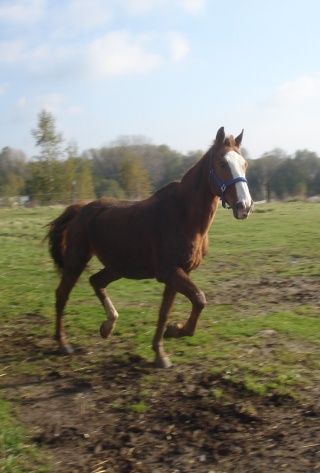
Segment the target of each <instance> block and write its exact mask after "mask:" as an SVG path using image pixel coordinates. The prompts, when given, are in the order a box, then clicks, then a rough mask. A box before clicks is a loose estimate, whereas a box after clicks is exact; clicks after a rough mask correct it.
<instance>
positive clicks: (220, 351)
mask: <svg viewBox="0 0 320 473" xmlns="http://www.w3.org/2000/svg"><path fill="white" fill-rule="evenodd" d="M60 212H61V209H58V208H38V209H12V210H6V209H3V210H0V242H1V244H0V260H1V273H0V287H1V298H0V314H1V321H2V323H1V333H0V342H1V346H5V347H9V348H7V350H10V351H6V352H4V351H2V353H1V356H0V358H1V367H0V368H1V371H0V425H1V431H0V457H1V459H0V472H10V473H14V472H16V473H19V472H31V471H35V472H37V473H40V472H46V471H50V469H49V462H48V461H47V458H46V456H45V454H44V453H42V451H41V449H39V448H38V447H37V446H36V445H35V444H33V443H32V442H31V441H30V436H29V429H28V426H25V425H22V424H23V422H22V421H21V417H20V415H19V412H20V410H19V409H20V408H19V406H20V396H21V392H20V391H19V390H17V391H16V395H15V394H14V393H13V391H12V386H13V384H14V383H15V382H16V381H17V380H18V379H19V377H20V376H26V375H30V376H33V375H35V373H40V374H41V373H43V372H45V371H46V370H50V369H52V367H54V366H56V365H59V366H60V368H61V364H60V363H61V362H60V361H59V360H58V359H57V358H56V357H55V356H48V350H49V351H50V350H52V352H53V351H54V349H55V342H54V341H53V339H52V333H53V322H54V290H55V287H56V286H57V282H58V278H57V275H56V273H55V270H54V268H53V265H52V261H51V260H50V258H49V255H48V250H47V245H46V243H43V242H42V240H43V237H44V235H45V232H46V230H45V228H44V225H45V224H46V223H48V222H49V221H50V220H52V219H53V218H55V217H56V216H57V215H58V214H59V213H60ZM319 229H320V205H319V204H317V203H304V202H291V203H274V204H265V205H257V206H256V208H255V211H254V213H253V215H252V216H251V217H250V218H249V220H248V221H236V220H235V219H234V218H233V217H232V214H231V213H230V212H226V211H223V210H222V209H220V210H219V212H218V214H217V216H216V218H215V221H214V223H213V225H212V228H211V231H210V247H209V254H208V256H207V257H206V259H205V260H204V261H203V263H202V265H201V266H200V268H199V269H198V270H197V271H195V272H194V274H193V275H192V279H193V280H194V282H195V283H196V284H197V285H198V286H199V287H200V288H201V289H202V290H203V291H204V292H205V294H206V297H207V301H208V305H207V307H206V309H205V310H204V312H203V314H202V316H201V319H200V322H199V325H198V329H197V332H196V335H195V336H194V337H193V338H190V339H180V340H168V341H166V342H165V346H166V349H167V351H168V352H169V354H170V358H171V360H172V361H173V362H174V363H175V364H179V365H185V366H189V365H192V366H194V365H195V364H197V363H198V364H199V365H201V366H206V369H207V370H209V371H210V372H212V373H216V374H219V375H220V376H222V377H223V378H224V379H228V380H230V381H234V382H237V383H240V382H241V383H242V384H243V385H244V386H245V388H246V389H247V390H249V391H251V392H254V393H256V394H257V395H261V396H266V395H268V394H270V393H277V395H279V396H289V397H290V399H292V402H302V401H301V400H303V399H305V398H307V397H308V396H313V395H315V392H317V388H316V387H317V385H318V383H319V380H320V362H319V348H320V339H319V333H320V290H319V289H320V238H319V236H320V230H319ZM99 267H100V266H99V263H98V262H96V261H93V262H92V263H90V267H89V268H88V270H86V272H85V273H84V274H83V275H82V277H81V279H80V281H79V283H78V285H77V286H76V288H75V289H74V291H73V292H72V295H71V298H70V301H69V304H68V306H67V310H66V316H65V320H66V331H67V333H68V335H69V339H70V341H71V344H72V345H73V346H74V348H75V350H76V352H77V350H81V349H83V348H86V349H87V350H89V349H90V347H99V350H98V351H97V357H96V359H94V360H92V359H91V363H92V366H94V364H95V363H100V362H101V360H102V359H103V356H104V355H103V353H104V351H105V352H107V351H108V349H109V347H110V346H111V347H112V350H113V352H114V353H117V354H119V357H121V356H122V353H123V354H124V353H125V352H128V351H130V352H132V353H133V354H135V355H137V356H139V357H141V358H142V359H145V360H146V361H147V362H152V360H153V352H152V350H151V348H150V345H151V340H152V337H153V333H154V330H155V322H156V318H157V311H158V307H159V303H160V299H161V293H162V287H161V285H160V284H158V283H156V282H155V281H149V280H145V281H128V280H120V281H118V282H116V283H114V284H112V285H111V286H110V290H109V294H110V297H111V298H112V300H113V303H114V305H115V306H116V308H117V310H118V312H119V314H120V318H119V321H118V323H117V327H116V330H115V332H114V334H113V335H112V339H110V341H109V340H108V341H102V339H101V338H100V336H99V333H98V329H99V326H100V323H101V321H102V320H103V319H104V315H103V311H102V308H101V307H100V305H99V303H98V301H97V299H96V298H95V296H94V295H93V293H92V289H91V288H90V286H89V284H88V282H87V280H88V277H89V276H90V275H91V274H92V273H93V272H94V271H95V270H97V269H98V268H99ZM189 310H190V306H189V303H188V302H187V301H186V300H184V299H183V298H182V297H180V296H178V297H177V300H176V303H175V306H174V310H173V313H172V320H179V321H184V320H186V318H187V314H188V312H189ZM37 321H39V322H38V323H37ZM19 332H20V333H21V340H19ZM12 333H15V337H14V339H13V341H12V346H11V345H10V340H11V336H12ZM35 339H36V340H37V349H38V352H37V353H34V356H33V357H31V358H30V356H29V353H30V351H27V350H26V347H27V346H28V343H31V341H34V340H35ZM10 347H11V348H10ZM102 348H103V350H102ZM26 353H28V355H27V354H26ZM72 363H73V369H74V370H75V371H76V370H79V369H81V367H80V366H79V365H78V362H77V357H74V358H73V359H72ZM92 369H93V368H92ZM155 376H156V375H155ZM146 383H147V381H146ZM8 393H10V395H9V394H8ZM215 395H216V396H223V392H218V391H217V392H216V393H215ZM132 409H133V410H138V411H139V409H142V410H143V409H144V405H143V404H141V403H140V404H139V403H138V404H137V405H135V406H132Z"/></svg>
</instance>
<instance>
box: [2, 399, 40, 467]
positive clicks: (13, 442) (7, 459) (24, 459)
mask: <svg viewBox="0 0 320 473" xmlns="http://www.w3.org/2000/svg"><path fill="white" fill-rule="evenodd" d="M0 425H1V430H0V472H1V473H30V472H31V471H34V470H33V468H34V465H37V466H36V468H37V469H36V471H37V472H38V473H47V472H49V469H48V468H47V466H45V465H44V463H45V461H44V459H43V458H42V457H41V453H40V452H39V451H38V450H37V449H36V447H35V446H34V445H32V444H30V443H29V442H28V434H27V432H26V431H25V429H23V428H22V427H21V426H20V425H18V424H17V421H16V419H15V416H14V414H13V413H12V408H11V406H10V404H9V403H8V402H6V401H4V400H2V399H0Z"/></svg>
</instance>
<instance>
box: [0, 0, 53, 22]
mask: <svg viewBox="0 0 320 473" xmlns="http://www.w3.org/2000/svg"><path fill="white" fill-rule="evenodd" d="M45 6H46V0H1V3H0V22H2V21H3V22H8V23H12V24H16V23H20V24H23V23H35V22H37V21H38V20H39V19H40V18H41V17H42V16H43V13H44V9H45Z"/></svg>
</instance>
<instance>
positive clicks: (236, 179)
mask: <svg viewBox="0 0 320 473" xmlns="http://www.w3.org/2000/svg"><path fill="white" fill-rule="evenodd" d="M213 177H214V178H215V180H216V182H217V183H218V186H219V187H220V190H221V196H220V198H221V203H222V207H223V208H224V209H230V207H227V206H226V198H225V195H224V193H225V190H226V189H227V187H229V186H231V185H232V184H236V183H237V182H240V181H242V182H246V183H247V184H248V181H247V179H246V178H245V177H241V176H239V177H236V178H235V179H232V180H231V181H229V182H226V183H223V182H222V181H221V179H220V178H219V177H218V176H217V175H216V174H215V172H214V171H213V151H212V153H211V170H210V190H211V192H212V186H211V179H212V178H213Z"/></svg>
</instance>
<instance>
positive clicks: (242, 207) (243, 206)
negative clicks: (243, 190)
mask: <svg viewBox="0 0 320 473" xmlns="http://www.w3.org/2000/svg"><path fill="white" fill-rule="evenodd" d="M236 208H237V210H244V209H245V205H244V203H243V202H238V203H237V205H236Z"/></svg>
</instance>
